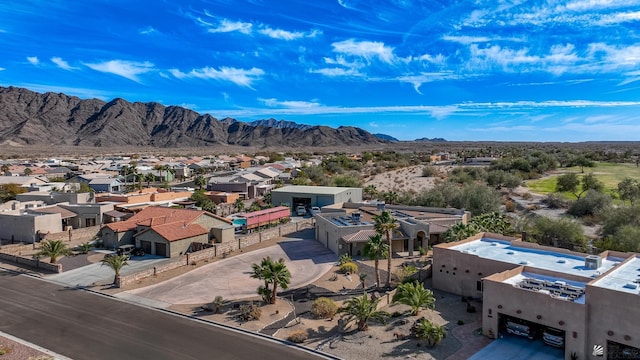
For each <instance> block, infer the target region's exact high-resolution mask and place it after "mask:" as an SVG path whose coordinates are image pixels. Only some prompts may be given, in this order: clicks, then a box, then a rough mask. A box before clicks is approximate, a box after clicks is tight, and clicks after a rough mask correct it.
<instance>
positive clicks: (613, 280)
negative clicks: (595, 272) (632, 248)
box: [590, 255, 640, 295]
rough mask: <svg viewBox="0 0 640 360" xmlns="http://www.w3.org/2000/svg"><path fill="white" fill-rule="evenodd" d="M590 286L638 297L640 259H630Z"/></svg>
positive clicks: (636, 257)
mask: <svg viewBox="0 0 640 360" xmlns="http://www.w3.org/2000/svg"><path fill="white" fill-rule="evenodd" d="M590 285H593V286H597V287H601V288H605V289H610V290H616V291H623V292H627V293H630V294H638V295H640V257H638V255H636V256H633V257H631V259H629V260H628V261H625V262H623V263H622V264H620V265H618V266H617V267H616V269H615V270H613V271H611V272H610V273H608V274H607V275H606V276H603V277H602V278H601V279H598V280H596V281H594V282H593V283H592V284H590Z"/></svg>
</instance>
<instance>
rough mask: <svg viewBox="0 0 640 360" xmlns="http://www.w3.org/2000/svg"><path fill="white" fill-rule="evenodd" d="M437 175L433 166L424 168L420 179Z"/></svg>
mask: <svg viewBox="0 0 640 360" xmlns="http://www.w3.org/2000/svg"><path fill="white" fill-rule="evenodd" d="M438 175H439V174H438V170H437V169H436V168H435V167H433V166H425V167H423V168H422V177H434V176H438Z"/></svg>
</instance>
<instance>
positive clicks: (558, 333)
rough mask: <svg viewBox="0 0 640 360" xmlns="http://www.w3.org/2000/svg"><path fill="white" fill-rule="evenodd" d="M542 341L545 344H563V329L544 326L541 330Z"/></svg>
mask: <svg viewBox="0 0 640 360" xmlns="http://www.w3.org/2000/svg"><path fill="white" fill-rule="evenodd" d="M542 341H544V343H545V344H547V345H550V346H554V347H559V348H561V347H563V346H564V331H562V330H558V329H554V328H545V329H544V331H543V332H542Z"/></svg>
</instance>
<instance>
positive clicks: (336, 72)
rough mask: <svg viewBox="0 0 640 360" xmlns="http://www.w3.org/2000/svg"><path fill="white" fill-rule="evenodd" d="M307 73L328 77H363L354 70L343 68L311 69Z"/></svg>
mask: <svg viewBox="0 0 640 360" xmlns="http://www.w3.org/2000/svg"><path fill="white" fill-rule="evenodd" d="M309 73H311V74H321V75H324V76H328V77H346V76H355V77H360V76H364V74H362V73H360V72H359V71H358V70H356V69H345V68H339V67H333V68H320V69H311V70H309Z"/></svg>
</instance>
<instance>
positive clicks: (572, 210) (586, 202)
mask: <svg viewBox="0 0 640 360" xmlns="http://www.w3.org/2000/svg"><path fill="white" fill-rule="evenodd" d="M610 206H611V197H610V196H609V195H607V194H604V193H601V192H598V191H595V190H589V191H587V194H586V195H585V196H584V197H582V198H580V199H578V200H576V201H574V202H573V204H571V206H569V210H567V212H568V213H569V214H571V215H573V216H589V215H599V214H602V212H603V211H604V210H605V209H607V208H609V207H610Z"/></svg>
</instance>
